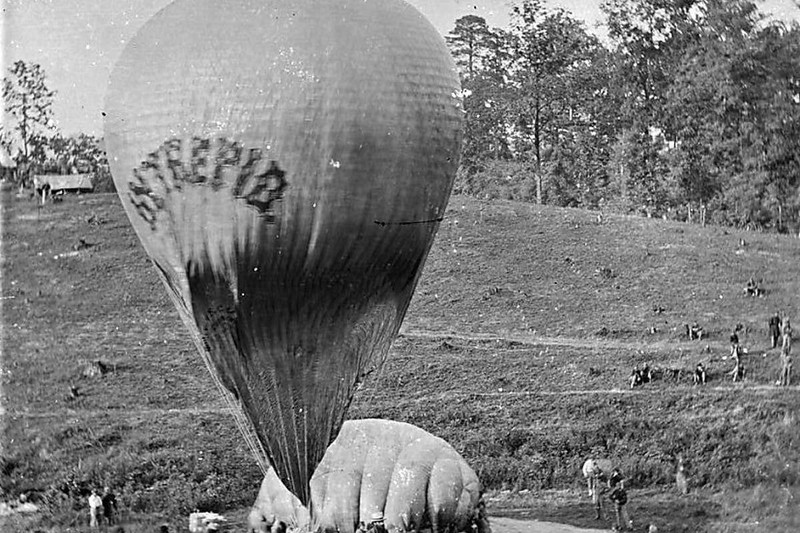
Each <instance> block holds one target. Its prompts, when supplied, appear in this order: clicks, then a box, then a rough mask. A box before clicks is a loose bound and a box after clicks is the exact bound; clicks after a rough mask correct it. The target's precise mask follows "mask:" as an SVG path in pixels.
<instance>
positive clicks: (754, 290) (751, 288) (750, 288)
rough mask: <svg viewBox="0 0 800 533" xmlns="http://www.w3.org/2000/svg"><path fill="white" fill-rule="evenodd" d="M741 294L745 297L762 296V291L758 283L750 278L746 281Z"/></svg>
mask: <svg viewBox="0 0 800 533" xmlns="http://www.w3.org/2000/svg"><path fill="white" fill-rule="evenodd" d="M743 292H744V293H745V295H747V296H763V295H764V290H763V289H762V288H761V287H759V286H758V283H757V282H756V280H755V279H753V277H752V276H750V279H748V280H747V284H746V285H745V286H744V289H743Z"/></svg>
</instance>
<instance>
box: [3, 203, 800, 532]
mask: <svg viewBox="0 0 800 533" xmlns="http://www.w3.org/2000/svg"><path fill="white" fill-rule="evenodd" d="M4 202H5V204H4V214H3V217H4V219H3V221H4V227H3V249H2V252H3V253H2V258H3V259H2V260H3V267H2V275H3V277H2V284H3V296H4V300H3V326H4V328H3V334H2V335H3V338H2V341H3V361H2V365H3V367H2V369H3V376H2V384H3V390H2V394H3V397H2V402H3V404H2V405H3V406H4V408H5V410H6V412H5V414H4V415H3V417H2V424H3V428H2V430H3V443H2V444H3V448H2V465H1V466H2V470H0V490H2V495H0V497H1V498H3V499H7V498H13V497H16V496H18V495H19V494H22V493H26V494H28V495H30V497H31V498H32V499H34V500H36V501H37V502H39V503H40V504H41V505H42V506H43V508H44V510H45V512H44V513H42V514H40V515H37V516H36V517H35V518H32V519H28V520H32V521H33V522H24V520H23V519H22V518H19V517H17V518H15V519H14V520H16V521H17V522H15V523H14V524H11V525H9V526H8V527H9V528H11V529H10V530H20V531H27V530H31V529H35V528H44V529H52V530H56V531H62V530H64V531H66V530H74V529H77V528H80V527H81V524H82V523H83V522H82V521H84V520H85V517H84V515H85V509H84V507H85V506H84V499H85V497H86V496H87V495H88V491H89V490H90V488H91V487H93V486H94V487H97V486H102V485H104V484H111V485H112V486H114V488H115V490H116V491H117V493H118V494H119V495H120V499H121V503H122V506H123V508H124V509H125V510H126V512H127V513H129V520H128V522H129V524H139V525H138V526H137V527H142V528H143V529H142V530H147V526H148V525H149V524H157V523H160V522H162V521H169V522H170V523H172V524H180V525H181V526H183V525H184V523H185V516H186V514H187V513H188V512H189V511H191V510H192V509H194V508H195V507H201V508H205V509H209V510H219V511H223V510H224V511H228V512H230V511H231V510H234V509H243V508H246V507H247V506H248V505H249V504H250V503H251V502H252V501H253V499H254V498H255V493H256V491H257V487H258V483H259V473H258V470H257V468H256V467H255V465H254V462H253V461H252V459H251V458H250V456H249V454H248V452H247V450H246V448H245V446H244V445H243V444H242V443H241V442H240V441H239V437H238V433H237V432H236V429H235V427H234V424H233V422H232V420H231V418H230V416H229V415H228V414H227V413H226V411H225V409H224V407H223V406H222V405H221V403H220V402H219V400H218V399H217V395H216V392H215V391H214V389H213V386H212V384H211V380H210V378H209V377H208V376H207V374H206V370H205V368H204V367H203V366H202V364H201V363H200V361H199V358H198V357H197V356H196V354H195V353H194V349H193V347H192V346H191V343H190V341H189V338H188V336H187V335H186V333H185V332H184V331H183V327H182V325H181V324H180V322H179V320H178V318H177V315H176V313H175V311H174V309H172V307H171V304H170V303H169V302H168V300H167V298H166V296H165V294H164V291H163V289H162V287H161V286H160V284H159V283H158V281H157V279H156V276H155V273H154V272H153V271H152V267H151V266H150V264H149V261H148V260H147V258H146V257H145V255H144V253H143V251H142V250H141V247H140V245H139V244H138V242H137V241H136V239H135V236H134V235H133V232H132V231H131V229H130V227H129V225H128V222H127V220H126V219H125V216H124V214H123V213H122V211H121V208H120V207H119V204H118V200H117V199H116V197H114V196H111V195H91V196H84V197H72V198H69V199H68V200H67V201H66V202H65V203H63V204H58V205H48V206H46V207H45V208H43V209H42V210H39V209H37V207H36V206H35V205H34V204H32V203H29V202H18V201H14V200H12V199H10V198H8V197H6V198H5V199H4ZM92 215H95V218H94V219H93V220H92V222H93V223H89V220H90V217H91V216H92ZM97 221H99V223H97ZM81 238H83V239H84V240H85V241H86V242H89V243H93V244H95V246H92V247H90V248H88V249H85V250H81V251H79V252H78V253H72V254H71V255H66V256H65V255H62V254H70V253H71V252H74V250H73V245H75V244H77V243H78V240H79V239H81ZM742 238H744V239H745V241H746V243H745V245H744V246H741V245H740V240H741V239H742ZM799 245H800V242H799V241H797V240H793V239H789V238H787V237H780V236H774V235H758V234H745V233H740V232H733V231H728V230H724V229H721V228H711V227H709V228H699V227H695V226H689V225H685V224H679V223H668V222H662V221H653V220H644V219H636V218H626V217H606V218H605V219H604V220H603V221H602V222H601V223H599V222H598V221H597V219H596V217H595V215H594V214H592V213H588V212H583V211H575V210H564V209H548V208H538V207H532V206H527V205H521V204H514V203H508V202H506V203H504V202H499V203H484V202H479V201H476V200H473V199H468V198H460V197H456V198H454V199H453V201H452V202H451V205H450V209H449V211H448V214H447V217H446V222H445V223H444V224H443V226H442V229H441V231H440V234H439V237H438V239H437V242H436V244H435V246H434V249H433V251H432V253H431V256H430V258H429V261H428V264H427V266H426V269H425V273H424V275H423V278H422V280H421V282H420V286H419V288H418V290H417V294H416V295H415V298H414V301H413V303H412V306H411V309H410V310H409V313H408V316H407V319H406V322H405V325H404V329H403V334H402V335H401V337H400V338H399V339H398V341H397V342H396V343H395V345H394V347H393V349H392V355H391V357H390V359H389V362H388V363H387V365H386V367H385V368H384V369H383V371H382V372H381V373H380V375H379V376H377V378H375V379H372V380H370V381H368V382H367V384H366V386H365V388H364V389H363V390H362V391H360V392H359V394H358V396H357V398H356V401H355V402H354V406H353V409H352V411H351V413H350V416H351V417H354V418H355V417H366V416H378V417H385V418H392V419H395V420H404V421H408V422H411V423H414V424H416V425H418V426H420V427H423V428H425V429H427V430H428V431H431V432H432V433H434V434H436V435H440V436H442V437H444V438H446V439H447V440H448V441H449V442H451V443H452V444H453V445H454V446H455V447H456V448H457V449H458V450H459V451H460V452H461V453H463V454H464V456H465V457H466V458H467V459H468V460H469V462H470V463H471V464H472V465H473V466H474V467H475V469H476V471H478V472H479V474H480V476H481V479H482V481H483V483H484V484H485V485H486V487H487V488H488V489H489V490H490V494H491V495H492V497H491V499H490V502H491V506H492V510H493V512H496V513H504V514H510V515H516V516H533V517H538V518H543V519H550V520H554V521H562V522H569V523H574V524H577V525H583V526H585V527H592V526H595V525H597V524H595V523H593V522H592V520H591V518H592V516H593V515H592V512H591V509H590V507H591V504H590V503H589V502H588V500H587V499H586V497H585V493H582V490H583V489H582V478H581V477H580V474H579V472H580V464H581V463H582V461H583V459H584V458H585V457H586V456H587V455H588V454H591V453H597V454H603V455H608V456H611V457H614V458H615V459H617V460H618V461H619V462H620V463H621V464H622V466H623V468H624V469H625V471H626V473H628V474H629V476H630V477H631V479H632V485H633V487H634V489H635V490H634V496H633V497H632V503H631V507H632V514H634V517H648V518H647V520H648V521H649V522H653V523H656V524H657V525H659V528H660V531H682V530H684V528H688V529H686V530H688V531H700V530H714V531H739V530H740V529H738V528H740V527H741V528H743V529H741V530H742V531H744V530H745V529H747V531H754V530H761V531H782V530H783V531H792V530H794V528H793V527H790V526H791V525H792V524H796V523H797V522H796V521H797V516H796V509H797V507H798V506H796V505H792V502H794V501H796V500H795V499H794V498H796V497H797V495H798V494H797V487H798V485H800V483H798V476H800V467H799V466H798V465H799V464H800V461H799V459H800V457H798V454H799V453H800V452H798V449H799V448H800V447H798V436H800V432H798V430H797V421H796V418H795V417H796V413H797V407H798V403H800V402H798V390H797V389H796V388H792V389H790V390H780V389H777V388H775V387H773V386H772V385H771V384H772V382H773V381H774V377H775V375H776V373H777V370H778V362H777V353H776V352H775V351H770V350H766V348H767V346H766V342H767V341H766V322H767V318H768V316H769V315H770V314H771V313H773V312H774V311H775V310H776V309H780V310H781V311H782V312H784V313H786V314H788V315H789V316H792V317H795V316H797V315H798V310H800V308H798V302H797V301H796V296H797V295H798V294H800V269H798V267H797V265H798V264H799V263H798V259H800V249H799V248H800V246H799ZM751 275H753V276H755V277H756V278H763V279H764V286H765V288H766V289H767V295H766V296H765V297H764V298H756V299H752V298H743V297H742V296H741V287H742V286H743V284H744V282H745V280H746V279H747V278H748V277H749V276H751ZM695 320H697V321H698V322H700V323H701V324H702V325H703V326H704V327H705V328H706V330H707V331H708V332H709V333H710V336H709V338H708V339H707V340H703V341H702V342H697V341H694V342H688V341H686V340H684V339H682V338H681V332H682V329H683V324H685V323H688V322H692V321H695ZM795 321H796V320H795ZM736 324H742V326H743V327H744V329H745V331H746V334H745V335H744V336H743V338H744V345H745V347H746V348H747V349H748V357H747V358H746V365H747V367H748V379H747V381H746V382H745V384H744V385H735V386H734V385H733V384H731V383H730V382H729V381H726V380H725V378H724V373H725V372H726V371H727V370H729V366H730V362H729V361H727V360H725V359H724V357H725V355H726V350H727V348H726V346H727V336H728V335H729V333H730V331H731V330H732V329H733V327H734V326H735V325H736ZM94 360H102V361H103V362H104V363H105V364H107V366H108V368H109V369H110V372H108V373H107V374H105V375H104V376H102V377H95V378H89V377H85V376H84V375H83V371H84V370H85V369H86V368H87V366H88V364H89V362H91V361H94ZM698 361H703V362H704V364H706V365H707V366H708V368H709V369H710V377H711V381H710V383H709V384H708V385H707V386H706V387H704V388H695V387H692V386H691V384H690V382H689V381H688V380H689V378H688V377H684V378H683V379H682V380H679V381H677V382H675V381H671V380H666V379H665V380H659V381H657V382H655V383H652V384H648V385H647V386H645V387H643V388H641V389H637V390H635V391H632V392H631V391H630V390H629V389H628V388H627V383H626V379H627V375H628V374H629V372H630V368H631V367H632V365H634V364H642V363H645V362H647V363H650V364H651V365H655V366H660V367H664V368H674V369H683V370H687V371H688V370H690V369H692V368H693V367H694V365H695V364H696V363H697V362H698ZM71 387H75V388H76V389H77V395H75V394H73V393H72V392H71ZM678 454H680V455H682V456H683V458H684V460H685V463H686V467H687V474H688V475H689V477H690V481H691V484H692V487H693V495H692V496H690V497H680V496H678V495H677V494H675V493H674V491H673V489H672V486H671V483H672V479H673V474H674V468H675V460H676V457H677V455H678ZM526 491H529V492H526ZM787 495H788V496H787ZM787 498H788V499H787ZM781 506H783V507H781ZM521 509H522V510H521ZM793 510H794V511H793ZM793 513H794V514H793ZM241 514H242V512H241V511H240V512H239V515H238V516H240V515H241ZM19 520H23V522H19ZM644 521H645V520H644V518H642V523H644ZM755 522H758V524H756V523H755ZM2 529H3V531H5V530H6V528H5V527H3V528H2ZM129 529H131V528H129ZM132 530H134V531H135V529H132Z"/></svg>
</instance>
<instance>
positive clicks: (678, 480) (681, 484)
mask: <svg viewBox="0 0 800 533" xmlns="http://www.w3.org/2000/svg"><path fill="white" fill-rule="evenodd" d="M675 486H677V487H678V492H680V493H681V495H683V496H686V495H687V494H689V480H688V479H687V478H686V474H685V472H684V467H683V456H681V455H678V468H677V469H676V470H675Z"/></svg>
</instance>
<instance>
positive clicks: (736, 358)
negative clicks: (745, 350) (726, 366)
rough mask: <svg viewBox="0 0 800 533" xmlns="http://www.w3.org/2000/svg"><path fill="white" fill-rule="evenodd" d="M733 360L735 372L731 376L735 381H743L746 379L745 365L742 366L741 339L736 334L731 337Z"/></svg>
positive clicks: (732, 371)
mask: <svg viewBox="0 0 800 533" xmlns="http://www.w3.org/2000/svg"><path fill="white" fill-rule="evenodd" d="M731 358H733V364H734V366H733V370H731V376H732V377H733V381H734V382H736V381H741V380H743V379H744V365H743V364H742V347H741V345H740V344H739V338H738V337H737V336H736V334H735V333H734V334H733V335H731Z"/></svg>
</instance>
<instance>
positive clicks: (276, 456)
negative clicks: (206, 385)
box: [105, 0, 462, 504]
mask: <svg viewBox="0 0 800 533" xmlns="http://www.w3.org/2000/svg"><path fill="white" fill-rule="evenodd" d="M107 94H108V95H107V101H106V109H105V114H106V119H105V139H106V147H107V151H108V156H109V161H110V164H111V170H112V174H113V176H114V181H115V184H116V186H117V190H118V191H119V194H120V197H121V199H122V203H123V206H124V207H125V209H126V211H127V213H128V216H129V218H130V220H131V222H132V224H133V227H134V229H135V230H136V233H137V234H138V236H139V238H140V240H141V241H142V243H143V245H144V247H145V249H146V250H147V252H148V254H149V255H150V257H151V258H152V260H153V262H154V264H155V265H156V267H157V270H158V272H159V273H160V275H161V277H162V279H163V281H164V282H165V283H166V285H167V287H168V289H169V292H170V295H171V296H172V298H173V301H174V302H175V304H176V306H177V307H178V310H179V311H180V314H181V316H182V318H183V319H184V322H185V323H186V324H187V325H188V327H189V330H190V331H191V333H192V334H193V338H194V340H195V342H196V344H197V346H198V349H199V351H200V353H201V355H202V356H203V358H204V361H205V362H206V364H207V365H208V367H209V370H210V371H211V373H212V375H213V376H214V377H215V378H216V380H217V383H218V384H220V385H221V390H222V391H223V394H225V395H226V397H227V398H228V399H229V400H230V401H232V402H233V403H234V404H235V406H236V408H237V413H239V414H240V415H241V416H240V421H241V420H246V423H245V425H244V431H245V435H248V434H249V435H251V436H252V435H255V436H256V437H257V442H256V448H257V450H259V451H258V454H264V455H266V457H267V458H268V459H269V461H271V463H272V464H273V466H274V467H275V469H276V471H277V473H278V475H279V477H280V479H281V480H282V481H283V482H284V483H285V484H286V486H287V487H288V488H289V489H290V490H291V491H292V492H293V493H294V494H296V495H297V496H298V497H299V498H300V500H301V501H302V502H303V503H304V504H307V503H308V499H309V490H308V480H309V479H310V477H311V475H312V474H313V472H314V468H315V466H316V465H317V464H318V463H319V461H320V460H321V459H322V456H323V454H324V453H325V449H326V447H327V446H328V444H329V443H330V442H331V441H332V440H333V439H334V438H335V437H336V434H337V432H338V431H339V429H340V427H341V424H342V421H343V419H344V415H345V413H346V410H347V407H348V405H349V403H350V401H351V399H352V397H353V394H354V390H355V387H356V386H357V385H358V383H359V381H360V380H362V379H363V377H364V375H365V373H367V372H369V371H370V369H372V368H377V367H379V366H380V364H381V363H382V362H383V360H384V358H385V356H386V353H387V351H388V348H389V345H390V343H391V341H392V340H393V338H394V336H395V335H396V334H397V331H398V329H399V327H400V323H401V321H402V319H403V316H404V314H405V312H406V309H407V307H408V304H409V301H410V298H411V295H412V293H413V291H414V287H415V286H416V283H417V279H418V277H419V275H420V271H421V268H422V265H423V263H424V262H425V258H426V256H427V254H428V251H429V249H430V246H431V244H432V241H433V238H434V235H435V233H436V230H437V229H438V226H439V221H440V220H441V218H442V216H443V214H444V210H445V207H446V204H447V200H448V197H449V194H450V190H451V188H452V182H453V178H454V175H455V171H456V168H457V164H458V156H459V147H460V135H461V118H462V111H461V102H460V99H459V80H458V75H457V73H456V70H455V67H454V64H453V61H452V59H451V57H450V55H449V53H448V51H447V48H446V46H445V44H444V41H443V39H442V37H441V36H440V35H439V34H438V33H437V32H436V30H435V29H434V28H433V27H432V26H431V25H430V23H428V22H427V21H426V20H425V19H424V17H423V16H422V15H420V14H419V13H418V12H417V11H416V10H415V9H414V8H412V7H411V6H409V5H408V4H406V3H405V2H403V1H401V0H315V1H314V2H309V1H307V0H232V1H225V2H220V1H218V0H178V1H176V2H174V3H172V4H170V5H169V6H167V7H166V8H164V9H163V10H162V11H160V12H159V13H157V14H156V15H155V16H154V17H153V18H152V19H151V20H149V21H148V22H147V23H146V24H145V26H144V27H143V28H142V29H141V30H140V31H139V32H138V33H137V34H136V36H135V37H134V38H133V39H132V40H131V41H130V42H129V43H128V45H127V46H126V48H125V50H124V51H123V53H122V55H121V57H120V59H119V61H118V62H117V64H116V66H115V67H114V70H113V72H112V75H111V82H110V86H109V90H108V93H107ZM262 460H263V457H262ZM262 464H263V462H262Z"/></svg>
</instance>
